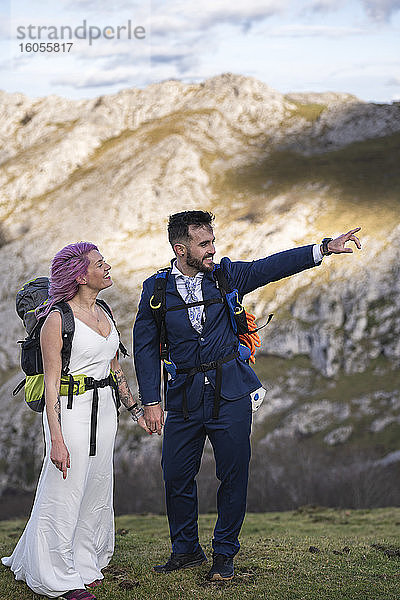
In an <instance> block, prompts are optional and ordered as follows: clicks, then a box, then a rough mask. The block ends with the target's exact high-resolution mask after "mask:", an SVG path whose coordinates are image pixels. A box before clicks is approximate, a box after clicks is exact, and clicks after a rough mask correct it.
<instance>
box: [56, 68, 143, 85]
mask: <svg viewBox="0 0 400 600" xmlns="http://www.w3.org/2000/svg"><path fill="white" fill-rule="evenodd" d="M137 74H138V70H137V69H133V68H125V67H121V68H120V69H113V70H111V71H108V70H103V69H98V70H92V71H90V72H86V73H84V74H83V73H78V72H75V73H69V74H66V75H62V76H60V77H56V78H54V79H52V81H51V84H52V85H61V86H66V87H69V86H71V87H73V88H77V89H82V88H96V87H111V86H114V85H120V84H125V85H126V84H129V83H131V82H132V80H133V79H135V77H136V76H137Z"/></svg>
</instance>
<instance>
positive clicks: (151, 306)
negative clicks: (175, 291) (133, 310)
mask: <svg viewBox="0 0 400 600" xmlns="http://www.w3.org/2000/svg"><path fill="white" fill-rule="evenodd" d="M153 298H154V294H153V295H152V297H151V298H150V308H152V309H153V310H157V309H158V308H160V306H161V302H160V304H157V306H153V304H152V301H153Z"/></svg>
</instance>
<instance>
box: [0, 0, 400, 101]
mask: <svg viewBox="0 0 400 600" xmlns="http://www.w3.org/2000/svg"><path fill="white" fill-rule="evenodd" d="M0 17H1V19H0V34H1V38H0V78H1V79H0V81H1V85H0V87H1V89H3V90H5V91H7V92H23V93H24V94H26V95H28V96H31V97H40V96H47V95H50V94H57V95H59V96H63V97H67V98H75V99H78V98H93V97H96V96H100V95H104V94H113V93H116V92H119V91H120V90H122V89H125V88H131V87H139V88H143V87H145V86H147V85H149V84H152V83H158V82H160V81H165V80H168V79H179V80H181V81H184V82H195V83H198V82H200V81H204V80H205V79H207V78H209V77H213V76H216V75H219V74H221V73H227V72H231V73H236V74H241V75H247V76H252V77H255V78H257V79H259V80H261V81H263V82H264V83H266V84H267V85H269V86H270V87H272V88H274V89H275V90H277V91H279V92H281V93H288V92H306V91H313V92H325V91H334V92H346V93H350V94H354V95H355V96H357V97H358V98H360V99H361V100H364V101H369V102H392V101H399V100H400V0H350V1H347V2H346V1H344V0H297V1H296V0H246V2H243V1H240V2H238V1H237V2H235V0H202V2H199V1H197V2H189V1H183V0H133V1H128V0H98V1H95V0H40V1H35V0H0ZM40 43H41V44H42V46H40ZM57 44H58V45H57ZM41 50H43V51H41Z"/></svg>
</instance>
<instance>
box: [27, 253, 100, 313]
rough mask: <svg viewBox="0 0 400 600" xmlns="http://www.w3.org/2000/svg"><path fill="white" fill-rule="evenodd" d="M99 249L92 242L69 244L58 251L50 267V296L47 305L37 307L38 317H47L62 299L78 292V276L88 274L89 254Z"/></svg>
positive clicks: (68, 298)
mask: <svg viewBox="0 0 400 600" xmlns="http://www.w3.org/2000/svg"><path fill="white" fill-rule="evenodd" d="M91 250H98V248H97V246H95V245H94V244H92V243H91V242H77V243H76V244H69V245H68V246H65V247H64V248H63V249H62V250H60V251H59V252H57V254H56V255H55V257H54V258H53V260H52V262H51V267H50V289H49V298H48V300H47V302H46V304H45V306H43V305H42V306H39V307H38V308H37V309H36V311H37V312H36V316H37V317H45V316H46V315H48V314H49V312H50V310H51V307H52V306H53V305H54V304H55V303H56V302H59V301H60V300H71V299H72V298H73V297H74V296H75V294H76V293H77V292H78V289H79V283H78V282H77V278H78V277H83V276H85V275H86V273H87V270H88V266H89V263H90V260H89V257H88V254H89V252H90V251H91Z"/></svg>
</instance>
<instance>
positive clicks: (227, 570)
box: [207, 554, 235, 581]
mask: <svg viewBox="0 0 400 600" xmlns="http://www.w3.org/2000/svg"><path fill="white" fill-rule="evenodd" d="M234 575H235V571H234V569H233V558H230V557H229V556H225V555H224V554H213V566H212V567H211V569H210V570H209V572H208V575H207V579H208V580H209V581H229V580H230V579H233V577H234Z"/></svg>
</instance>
